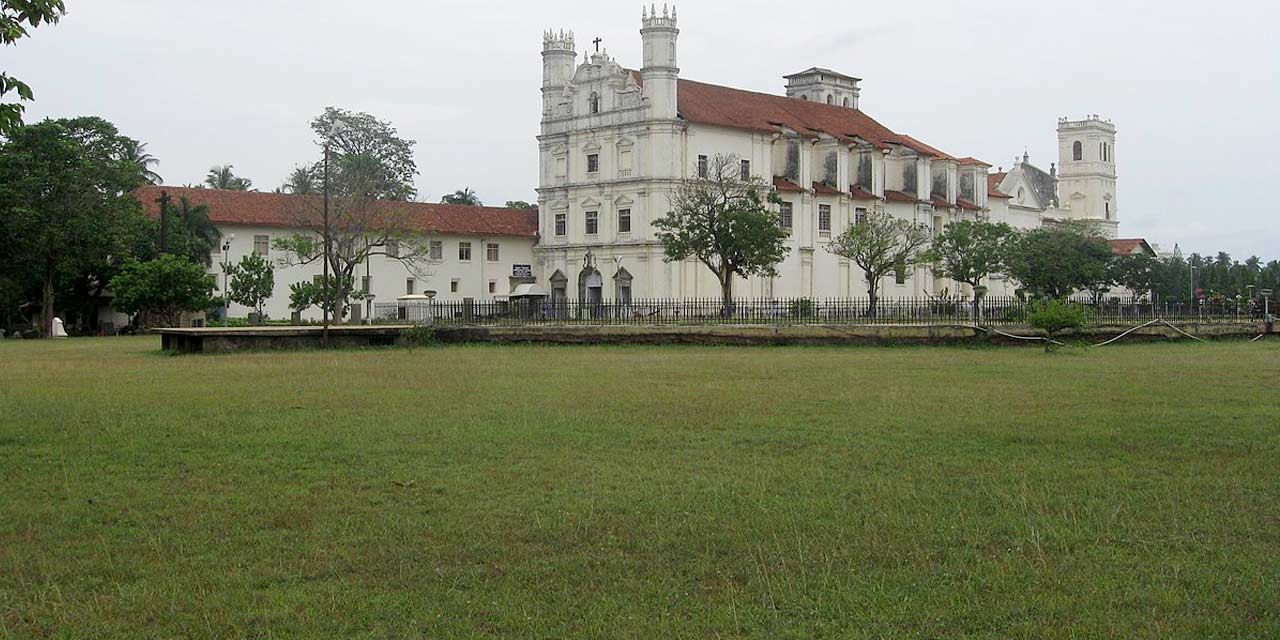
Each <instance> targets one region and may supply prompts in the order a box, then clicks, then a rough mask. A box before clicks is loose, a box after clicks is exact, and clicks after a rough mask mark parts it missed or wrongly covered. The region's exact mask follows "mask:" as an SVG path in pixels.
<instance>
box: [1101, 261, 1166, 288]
mask: <svg viewBox="0 0 1280 640" xmlns="http://www.w3.org/2000/svg"><path fill="white" fill-rule="evenodd" d="M1107 268H1108V271H1109V274H1110V275H1109V278H1110V280H1111V281H1112V282H1115V283H1116V284H1118V285H1120V286H1122V287H1124V288H1126V289H1128V290H1129V291H1130V292H1131V293H1132V294H1133V297H1134V298H1141V297H1142V296H1144V295H1146V294H1149V293H1154V292H1155V290H1156V288H1157V287H1159V286H1160V281H1161V279H1162V278H1161V271H1162V270H1163V265H1162V264H1161V262H1160V261H1159V260H1156V259H1155V258H1153V257H1151V256H1149V255H1147V254H1146V253H1135V254H1132V255H1127V256H1115V257H1114V258H1112V259H1111V262H1110V264H1109V265H1108V267H1107Z"/></svg>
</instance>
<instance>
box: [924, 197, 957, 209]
mask: <svg viewBox="0 0 1280 640" xmlns="http://www.w3.org/2000/svg"><path fill="white" fill-rule="evenodd" d="M929 204H931V205H933V206H934V207H937V208H939V209H950V208H951V206H952V205H951V203H950V202H947V201H946V200H945V199H943V198H939V197H938V196H933V197H931V198H929Z"/></svg>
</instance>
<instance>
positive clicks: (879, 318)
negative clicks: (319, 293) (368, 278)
mask: <svg viewBox="0 0 1280 640" xmlns="http://www.w3.org/2000/svg"><path fill="white" fill-rule="evenodd" d="M1073 302H1078V303H1080V304H1084V305H1085V306H1087V307H1089V309H1090V323H1091V324H1136V323H1141V322H1146V321H1149V320H1154V319H1165V320H1169V321H1181V322H1249V321H1260V320H1261V319H1262V310H1261V308H1260V307H1257V306H1254V305H1248V304H1247V303H1246V304H1241V305H1237V304H1235V303H1234V302H1231V301H1227V302H1209V301H1206V302H1205V303H1203V304H1191V303H1181V302H1167V303H1166V302H1160V303H1154V304H1153V303H1151V302H1148V301H1117V300H1111V301H1104V302H1100V303H1094V302H1092V301H1089V300H1083V299H1077V300H1073ZM971 303H972V300H968V299H964V298H958V297H920V298H889V299H881V300H879V301H878V303H877V304H876V308H875V309H874V312H873V310H872V308H871V301H870V299H869V298H866V297H862V298H787V299H754V298H753V299H735V300H733V302H732V303H731V304H729V305H725V304H724V303H723V302H722V301H721V300H720V299H719V298H682V299H672V298H637V299H634V300H600V301H586V300H558V301H550V300H512V301H506V300H432V301H421V302H419V301H413V302H405V303H378V304H375V305H374V312H373V313H374V315H373V321H374V322H375V323H379V324H395V323H404V324H436V325H480V326H502V325H505V326H520V325H539V324H583V325H712V324H752V325H769V324H777V325H787V324H791V325H796V324H804V325H824V324H844V325H867V324H899V325H947V324H966V325H967V324H975V323H979V322H980V323H981V324H984V325H1019V324H1025V323H1026V314H1027V311H1028V304H1029V303H1028V302H1025V301H1023V300H1021V299H1018V298H1015V297H999V296H989V297H986V298H983V299H982V301H981V302H980V304H979V306H978V309H979V311H978V314H977V317H975V315H974V311H973V306H972V304H971Z"/></svg>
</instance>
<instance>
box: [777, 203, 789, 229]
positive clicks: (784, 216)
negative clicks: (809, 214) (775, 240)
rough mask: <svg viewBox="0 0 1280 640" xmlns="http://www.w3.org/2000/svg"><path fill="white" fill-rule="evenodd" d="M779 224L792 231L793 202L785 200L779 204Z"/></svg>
mask: <svg viewBox="0 0 1280 640" xmlns="http://www.w3.org/2000/svg"><path fill="white" fill-rule="evenodd" d="M778 226H780V227H782V228H783V229H786V230H787V231H791V203H790V202H784V203H782V204H780V205H778Z"/></svg>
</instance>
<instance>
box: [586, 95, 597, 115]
mask: <svg viewBox="0 0 1280 640" xmlns="http://www.w3.org/2000/svg"><path fill="white" fill-rule="evenodd" d="M587 109H588V110H589V111H591V113H600V96H599V94H597V93H596V92H594V91H592V92H591V97H590V98H587Z"/></svg>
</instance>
